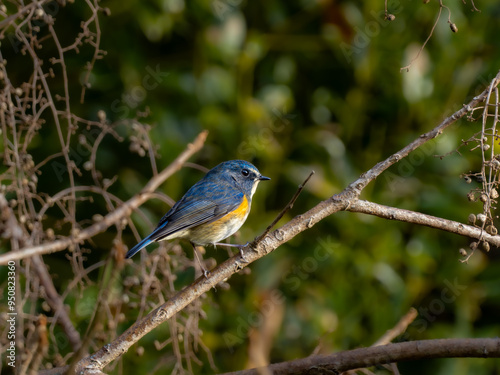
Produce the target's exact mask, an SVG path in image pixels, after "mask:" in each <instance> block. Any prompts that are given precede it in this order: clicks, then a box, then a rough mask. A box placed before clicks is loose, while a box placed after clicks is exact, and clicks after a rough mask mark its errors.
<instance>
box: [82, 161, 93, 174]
mask: <svg viewBox="0 0 500 375" xmlns="http://www.w3.org/2000/svg"><path fill="white" fill-rule="evenodd" d="M83 169H85V170H86V171H90V170H91V169H92V162H91V161H89V160H87V161H86V162H85V163H83Z"/></svg>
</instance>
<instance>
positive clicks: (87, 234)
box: [0, 131, 208, 265]
mask: <svg viewBox="0 0 500 375" xmlns="http://www.w3.org/2000/svg"><path fill="white" fill-rule="evenodd" d="M207 135H208V132H207V131H203V132H201V133H200V134H198V136H197V137H196V139H195V140H194V142H193V143H190V144H189V145H188V146H187V148H186V149H185V150H184V151H183V152H182V153H181V154H180V155H179V156H178V157H177V158H176V159H175V160H174V161H173V162H172V163H171V164H170V165H169V166H168V167H166V168H165V169H164V170H163V171H161V172H160V173H159V174H158V175H157V176H155V177H153V178H152V179H151V180H150V181H149V182H148V184H147V185H146V186H145V187H144V189H142V190H141V191H140V192H139V193H138V194H136V195H135V196H133V197H132V198H130V199H129V200H128V201H126V202H125V203H124V204H123V205H122V206H120V207H118V208H117V209H116V210H115V211H113V212H111V213H109V214H108V215H106V216H105V217H104V218H103V219H102V220H101V221H99V222H97V223H95V224H93V225H91V226H90V227H88V228H85V229H84V230H82V231H81V232H80V233H79V234H78V235H77V236H74V237H66V238H63V239H60V240H57V241H54V242H49V243H45V244H42V245H38V246H30V247H27V248H22V249H19V250H18V251H11V252H9V253H6V254H2V255H0V265H2V264H7V263H8V262H9V261H10V260H18V259H24V258H28V257H32V256H34V255H41V254H50V253H53V252H56V251H61V250H64V249H66V248H67V247H68V246H70V245H73V244H77V243H80V242H82V241H85V240H87V239H89V238H91V237H93V236H95V235H96V234H98V233H101V232H103V231H105V230H106V229H107V228H109V227H110V226H111V225H114V224H116V223H117V222H119V221H120V220H122V219H123V218H124V217H128V216H130V213H131V212H132V211H133V210H135V209H136V208H137V207H139V206H140V205H141V204H143V203H144V202H145V201H147V200H148V199H149V198H150V197H151V195H152V194H154V191H155V190H156V189H157V188H158V186H160V185H161V184H162V183H163V182H164V181H165V180H166V179H168V178H169V177H170V176H172V175H173V174H174V173H175V172H176V171H178V170H179V169H180V168H181V167H182V165H183V164H184V163H185V162H186V160H188V159H189V158H190V157H191V156H192V155H193V154H195V153H196V152H198V151H199V150H200V149H201V148H202V146H203V144H204V142H205V140H206V138H207ZM0 195H1V194H0Z"/></svg>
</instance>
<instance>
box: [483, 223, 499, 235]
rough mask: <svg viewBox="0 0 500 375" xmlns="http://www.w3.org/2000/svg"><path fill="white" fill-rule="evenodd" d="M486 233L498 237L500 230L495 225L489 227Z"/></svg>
mask: <svg viewBox="0 0 500 375" xmlns="http://www.w3.org/2000/svg"><path fill="white" fill-rule="evenodd" d="M485 230H486V233H488V234H491V235H492V236H496V235H497V234H498V229H497V228H496V227H495V226H494V225H488V226H487V227H486V228H485Z"/></svg>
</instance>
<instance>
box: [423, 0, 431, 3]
mask: <svg viewBox="0 0 500 375" xmlns="http://www.w3.org/2000/svg"><path fill="white" fill-rule="evenodd" d="M429 1H431V0H422V2H423V3H424V4H429Z"/></svg>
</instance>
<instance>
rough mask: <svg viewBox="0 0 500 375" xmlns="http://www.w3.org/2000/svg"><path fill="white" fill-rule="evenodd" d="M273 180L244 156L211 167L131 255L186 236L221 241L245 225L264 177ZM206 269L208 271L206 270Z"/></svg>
mask: <svg viewBox="0 0 500 375" xmlns="http://www.w3.org/2000/svg"><path fill="white" fill-rule="evenodd" d="M263 180H270V178H269V177H265V176H262V174H260V172H259V170H258V169H257V168H256V167H255V166H254V165H252V164H250V163H249V162H247V161H244V160H230V161H225V162H223V163H221V164H219V165H218V166H216V167H215V168H213V169H211V170H210V171H209V172H208V173H207V174H206V175H205V177H203V178H202V179H201V180H200V181H198V182H197V183H196V184H194V185H193V186H192V187H191V188H190V189H189V190H188V191H187V193H186V194H185V195H184V196H183V197H182V198H181V199H180V200H179V201H178V202H177V203H176V204H175V205H174V206H173V207H172V208H171V209H170V211H168V212H167V213H166V214H165V216H163V218H162V219H161V220H160V222H159V223H158V226H157V227H156V229H155V230H154V231H153V232H152V233H151V234H150V235H149V236H147V237H146V238H144V239H143V240H142V241H141V242H139V243H138V244H137V245H135V246H134V247H133V248H132V249H130V250H129V251H128V252H127V255H126V258H131V257H132V256H134V255H135V254H136V253H137V252H139V251H140V250H141V249H143V248H144V247H146V246H148V245H149V244H151V243H153V242H158V241H163V240H170V239H174V238H184V239H187V240H189V241H190V242H191V244H192V245H193V247H194V250H195V255H196V245H201V246H205V245H208V244H213V245H223V246H235V247H239V248H240V249H241V247H242V245H231V244H226V243H220V242H219V241H222V240H223V239H225V238H227V237H229V236H231V235H232V234H234V233H235V232H236V231H237V230H238V229H240V227H241V226H242V225H243V223H244V222H245V220H246V219H247V217H248V214H249V213H250V205H251V203H252V196H253V194H254V193H255V190H256V189H257V185H258V184H259V182H260V181H263ZM204 272H205V273H206V271H204Z"/></svg>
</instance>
